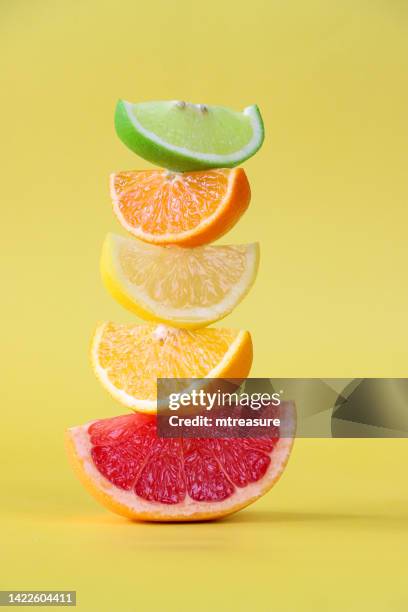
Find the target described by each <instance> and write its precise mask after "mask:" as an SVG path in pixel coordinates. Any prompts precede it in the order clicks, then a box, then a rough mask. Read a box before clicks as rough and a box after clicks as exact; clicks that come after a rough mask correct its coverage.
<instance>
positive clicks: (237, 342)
mask: <svg viewBox="0 0 408 612" xmlns="http://www.w3.org/2000/svg"><path fill="white" fill-rule="evenodd" d="M108 325H109V322H104V323H100V324H98V326H97V328H96V330H95V333H94V336H93V338H92V342H91V355H90V356H91V363H92V367H93V370H94V372H95V375H96V377H97V379H98V380H99V382H100V383H101V384H102V386H103V387H104V388H105V389H106V390H107V391H108V392H109V393H110V395H111V396H112V397H113V398H114V399H116V400H117V401H118V402H120V403H121V404H122V405H123V406H126V407H127V408H131V409H132V410H134V411H135V412H140V413H144V414H156V412H157V401H156V400H151V399H143V398H136V397H133V396H132V395H129V394H128V393H126V391H124V390H123V389H119V388H118V387H116V386H115V385H114V384H112V382H111V381H110V379H109V376H108V373H107V371H106V369H105V368H103V367H102V366H101V364H100V362H99V356H98V348H99V343H100V341H101V339H102V337H103V334H104V330H105V328H106V327H107V326H108ZM252 359H253V348H252V339H251V335H250V333H249V332H248V331H245V330H240V331H239V332H237V335H236V338H235V339H234V340H233V342H232V343H231V345H230V346H229V348H228V350H227V351H226V353H225V354H224V356H223V358H222V359H221V361H220V362H219V363H218V364H217V365H216V366H215V367H214V368H213V369H212V370H210V371H209V372H208V374H206V375H205V376H200V378H234V379H241V378H246V377H247V376H248V374H249V372H250V369H251V366H252Z"/></svg>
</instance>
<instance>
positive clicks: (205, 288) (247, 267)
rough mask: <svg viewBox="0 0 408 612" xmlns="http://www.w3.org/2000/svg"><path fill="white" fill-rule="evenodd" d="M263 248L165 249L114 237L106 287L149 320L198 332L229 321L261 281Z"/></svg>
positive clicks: (106, 253)
mask: <svg viewBox="0 0 408 612" xmlns="http://www.w3.org/2000/svg"><path fill="white" fill-rule="evenodd" d="M258 262H259V247H258V245H257V244H251V245H230V246H205V247H196V248H194V249H187V248H181V247H174V246H173V247H159V246H153V245H148V244H146V243H144V242H140V241H138V240H135V239H127V238H122V237H121V236H115V235H113V234H108V236H107V238H106V240H105V243H104V246H103V249H102V258H101V272H102V277H103V279H104V282H105V285H106V286H107V288H108V290H109V291H110V293H111V294H112V295H113V297H114V298H115V299H117V300H118V301H119V302H120V303H121V304H122V305H123V306H125V307H126V308H129V310H131V311H133V312H135V313H136V314H138V315H139V316H141V317H142V318H144V319H153V320H158V321H162V322H165V323H168V324H170V325H173V326H175V327H183V328H191V329H194V328H198V327H203V326H205V325H209V324H210V323H212V322H214V321H217V320H219V319H221V318H222V317H225V316H226V315H227V314H228V313H229V312H231V311H232V310H233V308H235V306H237V305H238V303H239V302H240V301H241V300H242V299H243V298H244V297H245V295H246V294H247V293H248V291H249V289H250V288H251V286H252V284H253V282H254V281H255V277H256V273H257V269H258Z"/></svg>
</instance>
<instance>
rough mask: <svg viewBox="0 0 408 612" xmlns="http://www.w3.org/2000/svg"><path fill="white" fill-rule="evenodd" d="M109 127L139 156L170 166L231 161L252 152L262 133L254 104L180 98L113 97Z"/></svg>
mask: <svg viewBox="0 0 408 612" xmlns="http://www.w3.org/2000/svg"><path fill="white" fill-rule="evenodd" d="M115 127H116V131H117V133H118V136H119V138H120V139H121V140H122V142H124V144H126V145H127V146H128V147H129V148H130V149H131V150H132V151H134V152H135V153H137V154H138V155H140V157H143V158H144V159H146V160H148V161H150V162H152V163H154V164H156V165H158V166H163V167H165V168H168V169H170V170H175V171H193V170H200V169H204V168H220V167H233V166H237V165H238V164H240V163H241V162H243V161H244V160H245V159H248V157H251V156H252V155H254V153H256V151H257V150H258V149H259V148H260V146H261V145H262V142H263V138H264V129H263V122H262V118H261V115H260V112H259V109H258V107H257V106H256V105H253V106H248V107H247V108H246V109H244V111H243V112H236V111H233V110H230V109H228V108H225V107H222V106H207V105H203V104H191V103H186V102H182V101H167V102H142V103H139V104H132V103H130V102H125V101H124V100H119V102H118V104H117V107H116V112H115Z"/></svg>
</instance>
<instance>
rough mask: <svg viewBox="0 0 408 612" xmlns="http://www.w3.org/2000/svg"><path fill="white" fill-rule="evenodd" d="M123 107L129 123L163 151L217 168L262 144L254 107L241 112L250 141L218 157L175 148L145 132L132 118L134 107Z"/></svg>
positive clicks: (236, 160) (257, 113) (240, 158)
mask: <svg viewBox="0 0 408 612" xmlns="http://www.w3.org/2000/svg"><path fill="white" fill-rule="evenodd" d="M123 105H124V108H125V111H126V115H127V117H128V119H129V121H130V122H131V123H132V125H133V127H134V128H135V129H136V130H137V131H138V132H139V133H140V134H142V135H143V136H145V138H147V139H148V140H151V141H152V142H154V143H155V144H157V145H159V146H160V147H163V148H164V149H167V151H171V152H172V153H178V154H179V155H182V156H184V157H190V158H193V159H197V160H200V161H203V162H208V163H211V164H217V165H218V167H221V166H222V165H223V164H234V163H239V162H240V161H241V160H242V159H243V158H245V157H246V156H247V155H248V156H249V155H250V154H251V153H252V151H254V149H256V148H257V147H258V145H259V144H260V143H261V142H262V137H263V131H262V127H261V123H260V121H259V111H258V110H257V108H256V107H255V106H247V107H246V108H244V110H243V111H242V114H243V115H245V116H246V117H249V120H250V123H251V127H252V138H251V140H250V141H249V142H248V144H246V145H245V147H243V148H242V149H240V150H239V151H236V152H235V153H230V154H227V155H220V154H218V153H198V152H196V151H191V150H190V149H187V148H185V147H177V146H175V145H172V144H170V143H168V142H166V141H165V140H163V139H162V138H160V137H159V136H157V135H156V134H155V133H154V132H151V131H150V130H147V129H146V128H145V127H143V125H142V124H141V123H140V121H138V120H137V119H136V117H134V116H133V113H132V112H131V109H132V107H133V106H134V105H133V104H132V103H131V102H127V101H126V100H123Z"/></svg>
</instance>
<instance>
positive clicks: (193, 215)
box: [110, 168, 251, 246]
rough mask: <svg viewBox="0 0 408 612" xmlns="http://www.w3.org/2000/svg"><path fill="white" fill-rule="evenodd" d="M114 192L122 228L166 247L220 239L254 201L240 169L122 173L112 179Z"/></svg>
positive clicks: (111, 188)
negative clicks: (167, 245)
mask: <svg viewBox="0 0 408 612" xmlns="http://www.w3.org/2000/svg"><path fill="white" fill-rule="evenodd" d="M110 190H111V196H112V200H113V209H114V212H115V214H116V216H117V218H118V220H119V222H120V223H121V225H122V226H123V227H124V228H125V229H126V230H127V231H128V232H130V233H131V234H133V235H134V236H136V237H137V238H140V239H141V240H144V241H145V242H151V243H154V244H163V245H164V244H178V245H181V246H198V245H202V244H207V243H209V242H212V241H214V240H217V238H219V237H220V236H222V235H223V234H225V233H226V232H227V231H228V230H230V229H231V228H232V227H233V226H234V225H235V223H236V222H237V221H238V219H239V218H240V217H241V215H242V214H243V213H244V212H245V210H246V209H247V207H248V205H249V201H250V198H251V190H250V187H249V183H248V179H247V177H246V174H245V172H244V170H243V169H242V168H233V169H219V170H204V171H199V172H184V173H176V172H170V171H168V170H162V169H157V170H141V171H129V172H119V173H117V174H112V175H111V179H110Z"/></svg>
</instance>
